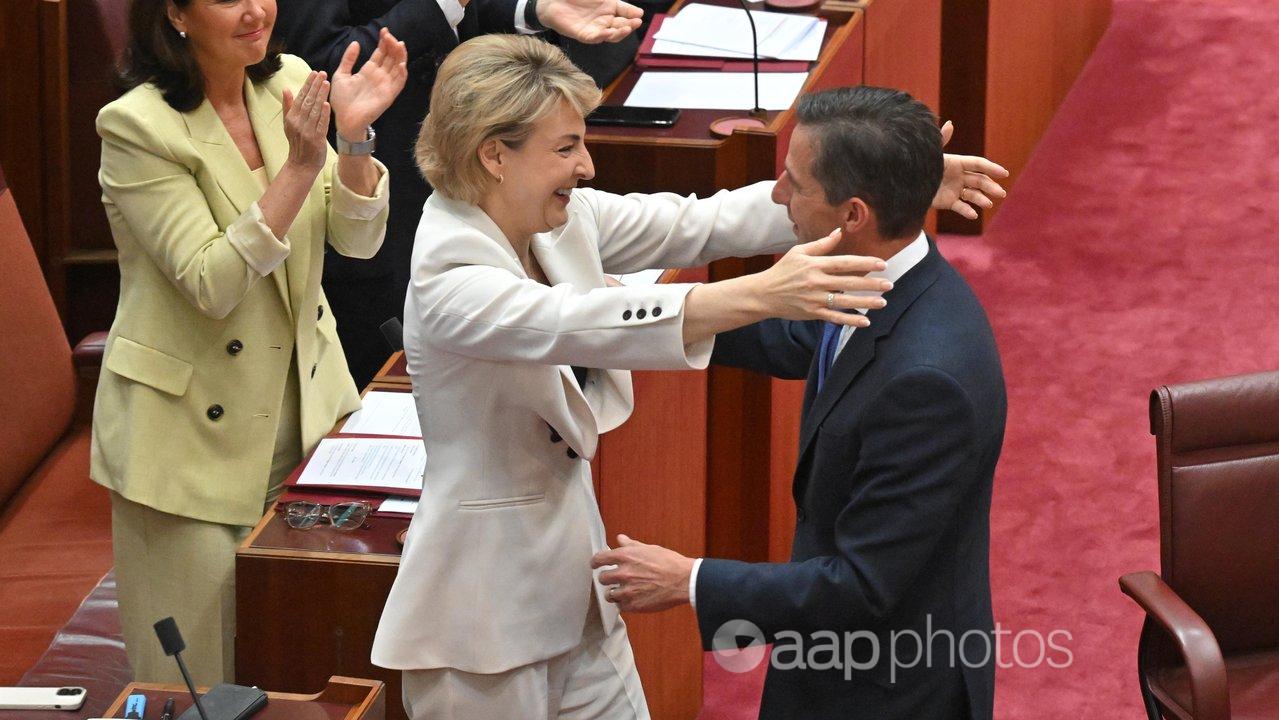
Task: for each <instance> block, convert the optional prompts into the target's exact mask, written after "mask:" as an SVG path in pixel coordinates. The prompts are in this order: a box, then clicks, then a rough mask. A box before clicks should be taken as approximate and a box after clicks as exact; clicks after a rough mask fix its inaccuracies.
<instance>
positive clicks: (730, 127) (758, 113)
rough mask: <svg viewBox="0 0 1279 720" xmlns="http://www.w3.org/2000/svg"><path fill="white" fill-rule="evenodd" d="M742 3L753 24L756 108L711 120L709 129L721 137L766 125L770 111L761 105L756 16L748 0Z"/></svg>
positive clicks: (752, 60)
mask: <svg viewBox="0 0 1279 720" xmlns="http://www.w3.org/2000/svg"><path fill="white" fill-rule="evenodd" d="M737 1H738V2H739V3H741V4H742V10H745V11H746V19H747V20H748V21H749V22H750V24H751V68H752V69H753V71H754V72H753V73H752V75H753V76H754V79H755V109H753V110H751V111H750V114H749V116H747V117H741V116H733V115H730V116H728V117H722V118H719V119H717V120H713V121H711V124H710V127H709V130H710V131H711V134H713V135H718V136H719V137H728V136H729V135H732V134H733V133H734V132H736V131H738V130H755V129H760V128H763V127H765V123H764V120H765V119H766V118H767V117H768V113H766V112H764V108H762V107H760V105H759V34H758V32H757V31H756V30H755V16H754V15H752V14H751V9H750V8H749V7H747V5H746V2H747V0H737Z"/></svg>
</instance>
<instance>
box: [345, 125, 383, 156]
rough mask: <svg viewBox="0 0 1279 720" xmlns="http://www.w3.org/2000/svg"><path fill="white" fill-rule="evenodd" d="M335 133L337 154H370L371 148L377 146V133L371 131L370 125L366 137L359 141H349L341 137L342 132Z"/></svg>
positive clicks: (371, 152)
mask: <svg viewBox="0 0 1279 720" xmlns="http://www.w3.org/2000/svg"><path fill="white" fill-rule="evenodd" d="M335 134H336V135H337V141H338V142H337V144H338V154H339V155H372V154H373V149H374V148H376V147H377V133H375V132H374V131H373V128H372V126H370V127H369V129H368V137H366V138H365V139H364V140H361V141H360V142H350V141H348V140H347V139H346V138H344V137H342V133H335Z"/></svg>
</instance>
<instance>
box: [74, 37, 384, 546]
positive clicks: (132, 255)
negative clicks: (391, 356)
mask: <svg viewBox="0 0 1279 720" xmlns="http://www.w3.org/2000/svg"><path fill="white" fill-rule="evenodd" d="M282 57H283V68H282V69H281V70H280V71H279V72H278V73H276V74H275V75H274V76H273V77H272V78H271V79H269V80H267V81H265V82H263V83H261V84H258V85H254V84H252V83H250V82H248V81H247V80H246V82H245V87H244V94H245V97H246V99H247V103H248V110H249V116H250V119H251V122H252V123H253V130H254V134H255V135H256V136H257V140H258V145H259V146H260V147H261V150H262V157H263V159H264V160H265V161H266V168H267V174H268V177H270V178H274V177H275V175H276V173H277V172H278V171H279V169H280V166H281V165H282V164H283V163H284V161H285V159H286V157H287V155H288V141H287V139H286V138H285V135H284V125H283V112H282V110H283V108H282V106H281V100H280V98H281V94H282V91H283V90H284V89H285V88H289V89H290V90H292V91H293V92H294V93H297V92H298V90H299V88H301V86H302V83H303V81H304V80H305V79H306V76H307V73H308V72H309V71H310V69H309V68H308V67H307V65H306V63H304V62H303V61H302V60H301V59H299V58H296V57H293V56H289V55H285V56H282ZM97 129H98V135H100V136H101V137H102V167H101V170H100V172H99V174H98V179H99V181H100V182H101V184H102V192H103V198H102V200H103V203H104V204H105V205H106V211H107V217H108V219H109V220H110V224H111V232H112V235H113V236H114V238H115V244H116V247H117V248H118V249H119V255H120V274H121V279H120V303H119V306H118V308H117V310H116V317H115V322H114V323H113V324H112V326H111V334H110V338H109V340H108V344H107V349H106V356H105V359H104V363H103V370H102V376H101V379H100V380H99V383H98V393H97V398H96V400H95V405H94V416H93V450H92V464H91V469H90V474H91V476H92V478H93V479H94V480H95V481H96V482H98V483H100V484H102V485H105V486H107V487H109V488H111V489H113V490H115V491H116V492H118V493H120V494H121V495H123V496H124V497H125V498H128V499H129V500H132V501H134V502H137V503H141V504H143V505H147V506H149V507H152V508H155V509H157V510H161V511H163V512H167V513H173V514H176V515H182V516H186V517H192V518H197V519H200V520H207V521H210V522H218V523H228V524H235V525H253V524H254V523H256V522H257V520H258V519H259V518H260V517H261V514H262V504H263V500H264V498H265V490H266V484H267V481H268V476H269V474H270V466H271V456H272V451H273V448H274V444H275V436H276V427H277V424H278V419H279V418H278V416H279V411H280V403H281V399H282V397H283V394H284V389H285V379H286V373H287V372H288V369H289V360H290V356H291V355H292V354H293V353H294V352H296V353H297V371H298V375H299V377H298V380H299V385H300V395H301V415H300V417H301V440H302V449H303V450H309V449H310V448H312V447H313V446H314V445H315V443H317V442H318V441H319V439H320V438H321V437H322V436H323V435H324V434H325V433H326V432H327V431H328V430H329V429H330V428H331V427H332V426H333V424H334V422H336V421H337V419H338V418H340V417H341V416H342V415H344V414H346V413H348V412H351V411H352V410H354V409H356V408H357V407H359V402H360V401H359V395H358V394H357V393H356V389H355V385H354V383H353V382H352V380H351V375H350V372H349V371H348V370H347V366H346V361H345V359H344V357H343V354H342V348H341V346H340V345H339V344H338V338H337V333H336V328H335V326H334V323H333V313H332V312H331V311H330V310H329V306H328V302H327V301H326V300H325V298H324V293H323V291H322V290H321V289H320V271H321V268H322V266H323V260H324V249H325V243H326V242H327V243H328V244H329V245H330V246H332V248H333V249H334V250H336V251H337V252H340V253H342V254H343V255H347V256H351V257H360V258H367V257H371V256H372V255H373V254H374V253H376V252H377V250H378V248H379V247H380V246H381V243H382V238H383V235H384V234H385V231H386V216H387V209H386V208H387V177H386V168H385V167H383V166H382V165H381V164H379V165H378V170H379V172H380V173H381V180H380V181H379V183H378V186H377V190H376V192H375V193H374V196H373V197H371V198H365V197H361V196H359V195H356V194H355V193H354V192H353V191H351V190H349V189H347V188H346V187H344V186H343V185H342V184H341V182H340V181H339V180H338V177H337V155H336V154H335V153H334V152H333V150H332V149H330V150H329V158H328V163H327V165H326V166H325V168H324V170H323V171H322V172H321V173H320V175H319V176H318V177H317V179H316V181H315V185H314V187H312V188H311V192H310V194H309V195H308V196H307V198H306V202H305V204H304V205H303V206H302V210H301V212H299V214H298V216H297V219H296V220H295V221H294V223H293V226H292V227H291V228H290V229H289V232H288V234H287V235H285V237H283V238H280V239H277V238H276V237H275V236H274V235H273V234H272V232H271V230H270V228H268V227H267V226H266V224H265V223H264V222H263V220H262V213H261V211H260V210H259V208H258V205H257V200H258V198H259V197H261V195H262V189H261V186H260V185H259V184H258V182H257V181H256V180H255V179H254V177H253V175H252V173H251V172H250V170H249V167H248V165H247V164H246V163H245V161H244V158H243V156H242V155H241V154H240V151H239V150H238V149H237V148H236V146H235V143H234V141H232V139H231V137H230V135H228V134H227V131H226V129H225V127H224V126H223V125H222V121H221V120H220V119H219V118H218V115H217V113H216V112H215V111H214V109H213V107H212V105H210V104H209V102H208V101H207V100H206V101H205V102H204V103H203V104H201V105H200V106H199V107H198V108H196V109H195V110H193V111H191V112H188V113H180V112H177V111H176V110H174V109H173V108H171V107H169V105H168V104H167V103H166V102H165V101H164V99H163V97H162V96H161V94H160V92H159V90H157V89H156V88H155V87H154V86H152V85H142V86H139V87H136V88H134V89H133V90H130V91H129V92H128V93H126V94H125V95H124V96H123V97H121V98H120V99H118V100H116V101H115V102H112V103H111V104H109V105H107V106H106V107H105V108H103V109H102V111H101V112H100V113H99V114H98V119H97Z"/></svg>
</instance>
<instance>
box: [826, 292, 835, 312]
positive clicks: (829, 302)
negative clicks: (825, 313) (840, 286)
mask: <svg viewBox="0 0 1279 720" xmlns="http://www.w3.org/2000/svg"><path fill="white" fill-rule="evenodd" d="M826 309H827V310H834V309H835V293H833V292H828V293H826Z"/></svg>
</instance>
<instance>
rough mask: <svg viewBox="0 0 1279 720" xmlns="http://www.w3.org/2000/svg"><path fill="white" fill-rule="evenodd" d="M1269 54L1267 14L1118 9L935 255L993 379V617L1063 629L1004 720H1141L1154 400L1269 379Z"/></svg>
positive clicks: (1276, 23) (1232, 5) (739, 695)
mask: <svg viewBox="0 0 1279 720" xmlns="http://www.w3.org/2000/svg"><path fill="white" fill-rule="evenodd" d="M1276 38H1279V3H1273V2H1258V1H1257V0H1218V1H1216V2H1196V1H1192V0H1115V2H1114V13H1113V20H1112V23H1111V27H1110V29H1109V31H1108V32H1107V34H1106V35H1105V37H1104V38H1103V39H1102V41H1101V43H1100V44H1099V46H1098V48H1097V50H1096V52H1095V53H1094V55H1093V57H1092V59H1091V61H1090V62H1089V64H1088V66H1087V67H1086V68H1085V70H1084V72H1083V73H1082V75H1081V76H1080V77H1079V79H1078V81H1077V82H1076V83H1075V86H1074V88H1073V90H1072V91H1071V93H1070V95H1069V96H1068V97H1067V98H1066V100H1065V102H1064V103H1063V105H1062V108H1061V110H1060V111H1059V112H1058V114H1057V117H1056V118H1055V119H1054V121H1053V124H1052V126H1051V127H1050V128H1049V130H1048V132H1047V133H1046V134H1045V136H1044V138H1043V140H1042V141H1041V143H1040V146H1039V148H1038V149H1037V150H1036V153H1035V156H1034V157H1033V158H1032V160H1031V163H1030V165H1029V167H1028V168H1027V169H1026V171H1025V172H1024V174H1023V175H1022V176H1021V179H1020V180H1019V182H1018V184H1017V187H1016V188H1015V189H1014V191H1013V193H1012V197H1010V199H1009V200H1008V201H1007V203H1006V204H1005V205H1004V207H1003V209H1002V211H1001V212H1000V214H999V215H998V217H997V218H996V219H995V221H994V222H993V223H992V226H991V228H990V230H989V232H988V233H987V234H986V235H985V236H984V237H983V238H981V239H970V238H959V237H955V238H944V239H943V241H942V249H943V251H944V253H945V254H946V255H947V256H948V257H950V258H951V260H952V261H953V262H954V263H955V264H956V265H957V266H958V267H959V268H960V269H961V270H962V271H963V272H964V274H965V275H966V276H967V277H968V279H969V281H970V282H971V283H972V284H973V286H974V288H975V289H976V290H977V293H978V294H979V295H980V296H981V298H982V300H983V302H984V303H985V305H986V308H987V311H988V312H989V313H990V316H991V320H992V322H993V324H994V326H995V332H996V334H997V336H998V339H999V345H1000V349H1001V352H1002V355H1003V360H1004V370H1005V373H1006V376H1007V381H1008V391H1009V415H1008V434H1007V440H1006V441H1005V444H1004V454H1003V460H1002V462H1001V464H1000V468H999V473H998V475H997V477H996V483H995V502H994V508H993V510H992V525H993V527H992V538H991V541H992V553H991V567H992V574H993V583H994V592H995V613H996V620H997V621H998V622H999V623H1001V625H1002V627H1003V628H1004V629H1005V630H1009V631H1011V632H1012V633H1017V632H1021V631H1027V630H1032V631H1038V632H1039V633H1042V634H1044V635H1047V634H1048V633H1049V632H1051V631H1054V630H1064V631H1066V632H1069V633H1070V638H1069V640H1065V639H1064V637H1065V636H1062V635H1058V636H1057V637H1058V639H1059V644H1064V645H1065V646H1066V647H1067V648H1069V650H1070V653H1071V662H1070V663H1069V666H1068V667H1065V668H1061V669H1054V668H1050V667H1047V666H1046V665H1041V666H1039V667H1010V668H1001V669H1000V670H999V674H998V689H997V693H996V717H997V718H1000V719H1001V720H1004V719H1007V720H1012V719H1013V718H1017V719H1018V720H1020V719H1021V718H1029V717H1034V718H1044V719H1046V720H1076V719H1077V718H1107V719H1109V718H1140V717H1143V716H1144V714H1143V711H1142V709H1141V704H1140V698H1139V694H1138V690H1137V682H1136V666H1135V649H1136V642H1137V636H1138V632H1139V629H1140V625H1141V617H1142V616H1141V613H1140V612H1139V611H1138V610H1137V609H1136V607H1135V606H1134V605H1133V604H1132V603H1131V602H1130V601H1129V600H1128V599H1127V598H1126V597H1124V596H1123V595H1122V594H1121V593H1120V592H1119V589H1118V585H1117V582H1116V581H1117V578H1118V577H1119V576H1120V575H1121V574H1123V573H1125V572H1129V571H1133V570H1140V569H1156V570H1157V569H1158V564H1159V558H1158V527H1157V524H1158V518H1157V503H1156V494H1155V462H1154V444H1153V439H1152V438H1151V436H1150V435H1149V432H1148V423H1147V415H1146V403H1147V397H1148V395H1149V393H1150V391H1151V390H1152V389H1153V388H1155V387H1157V386H1159V385H1161V384H1165V383H1170V382H1180V381H1185V380H1191V379H1196V378H1205V377H1213V376H1219V375H1228V374H1235V373H1243V372H1253V371H1258V370H1267V369H1274V368H1276V367H1279V332H1276V330H1275V329H1274V326H1272V325H1271V322H1273V319H1274V318H1275V317H1276V316H1277V315H1279V270H1276V264H1277V263H1276V260H1277V255H1279V253H1276V237H1279V151H1277V150H1276V146H1277V145H1279V140H1276V138H1277V137H1279V92H1276V91H1275V79H1276V78H1279V40H1277V39H1276ZM997 159H998V158H996V160H997ZM1228 520H1229V519H1228V518H1223V519H1222V521H1223V522H1228ZM1027 637H1028V638H1029V636H1027ZM1005 638H1006V639H1005V643H1006V645H1007V636H1005ZM1020 650H1021V655H1022V660H1023V661H1024V662H1025V664H1033V662H1032V661H1034V660H1035V659H1036V655H1037V646H1035V645H1033V644H1032V643H1031V642H1030V640H1029V639H1027V640H1026V641H1025V643H1024V644H1023V645H1022V646H1021V647H1020ZM1003 656H1004V657H1003V660H1004V661H1005V664H1009V663H1012V661H1013V657H1012V652H1011V648H1010V647H1007V646H1006V647H1005V648H1004V652H1003ZM1062 657H1064V656H1061V655H1058V656H1057V658H1058V659H1061V658H1062ZM759 680H760V678H759V677H758V676H751V677H742V676H731V675H729V674H728V673H725V672H724V671H722V670H720V669H719V668H718V667H717V666H716V665H715V663H714V662H708V663H707V669H706V705H705V707H704V709H703V711H702V714H701V718H703V720H729V719H733V720H736V719H737V718H748V717H754V716H755V713H756V711H757V707H758V700H759V698H758V694H759V687H760V686H759Z"/></svg>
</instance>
